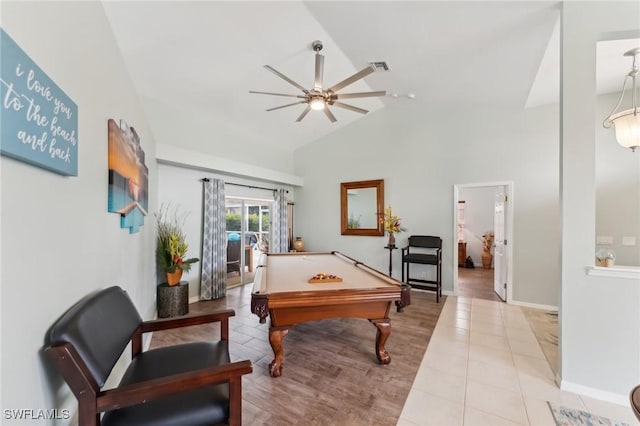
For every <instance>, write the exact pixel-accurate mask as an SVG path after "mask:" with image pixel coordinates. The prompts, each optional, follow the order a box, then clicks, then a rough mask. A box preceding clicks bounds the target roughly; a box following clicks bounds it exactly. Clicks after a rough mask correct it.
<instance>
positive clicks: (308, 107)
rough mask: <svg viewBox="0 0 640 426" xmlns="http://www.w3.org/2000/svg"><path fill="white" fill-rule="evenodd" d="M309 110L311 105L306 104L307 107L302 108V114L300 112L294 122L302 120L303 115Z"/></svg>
mask: <svg viewBox="0 0 640 426" xmlns="http://www.w3.org/2000/svg"><path fill="white" fill-rule="evenodd" d="M309 111H311V105H307V107H306V108H305V109H304V111H302V114H300V115H299V116H298V118H297V119H296V122H300V121H302V119H303V118H304V116H305V115H307V114H309Z"/></svg>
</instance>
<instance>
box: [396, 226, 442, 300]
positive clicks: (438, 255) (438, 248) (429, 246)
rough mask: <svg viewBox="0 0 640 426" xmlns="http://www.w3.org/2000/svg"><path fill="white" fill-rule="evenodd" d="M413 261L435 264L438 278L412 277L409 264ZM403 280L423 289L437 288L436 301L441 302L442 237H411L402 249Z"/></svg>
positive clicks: (421, 263) (422, 263)
mask: <svg viewBox="0 0 640 426" xmlns="http://www.w3.org/2000/svg"><path fill="white" fill-rule="evenodd" d="M412 263H415V264H420V265H433V266H435V268H436V271H435V272H436V279H435V280H427V279H419V278H412V277H411V275H410V273H409V265H411V264H412ZM405 268H406V278H407V279H406V281H405ZM402 282H404V283H407V284H409V285H411V287H415V288H419V289H423V290H435V292H436V302H438V303H440V297H441V296H442V238H440V237H433V236H429V235H412V236H410V237H409V243H408V244H407V246H406V247H404V248H403V249H402Z"/></svg>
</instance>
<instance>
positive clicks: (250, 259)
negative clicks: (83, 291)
mask: <svg viewBox="0 0 640 426" xmlns="http://www.w3.org/2000/svg"><path fill="white" fill-rule="evenodd" d="M272 203H273V202H272V201H271V200H259V199H248V198H238V197H226V198H225V221H226V234H227V288H229V287H235V286H238V285H243V284H248V283H251V282H253V278H254V274H255V267H256V265H257V262H258V259H259V257H260V254H261V253H262V251H266V245H267V244H268V241H269V235H270V234H269V230H270V226H269V225H270V222H271V217H270V211H271V205H272Z"/></svg>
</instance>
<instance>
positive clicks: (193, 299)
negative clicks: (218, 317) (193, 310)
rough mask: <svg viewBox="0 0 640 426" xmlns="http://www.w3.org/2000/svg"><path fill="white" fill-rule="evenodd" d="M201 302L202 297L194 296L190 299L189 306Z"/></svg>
mask: <svg viewBox="0 0 640 426" xmlns="http://www.w3.org/2000/svg"><path fill="white" fill-rule="evenodd" d="M199 301H200V296H193V297H190V298H189V304H192V303H196V302H199Z"/></svg>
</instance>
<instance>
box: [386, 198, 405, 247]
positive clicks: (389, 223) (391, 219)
mask: <svg viewBox="0 0 640 426" xmlns="http://www.w3.org/2000/svg"><path fill="white" fill-rule="evenodd" d="M380 221H381V223H382V225H383V227H384V230H385V232H386V233H387V234H389V243H388V244H389V247H395V245H396V236H395V234H397V233H398V232H403V231H406V229H405V228H404V227H402V226H401V225H400V218H399V217H398V216H396V215H394V214H393V212H392V211H391V206H389V207H386V208H385V209H384V214H383V215H382V218H381V219H380Z"/></svg>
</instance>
